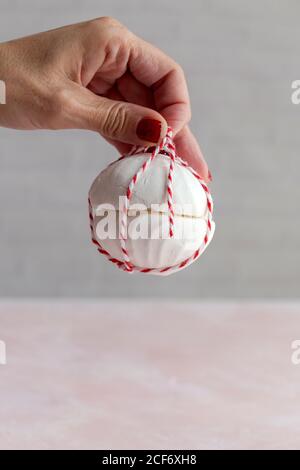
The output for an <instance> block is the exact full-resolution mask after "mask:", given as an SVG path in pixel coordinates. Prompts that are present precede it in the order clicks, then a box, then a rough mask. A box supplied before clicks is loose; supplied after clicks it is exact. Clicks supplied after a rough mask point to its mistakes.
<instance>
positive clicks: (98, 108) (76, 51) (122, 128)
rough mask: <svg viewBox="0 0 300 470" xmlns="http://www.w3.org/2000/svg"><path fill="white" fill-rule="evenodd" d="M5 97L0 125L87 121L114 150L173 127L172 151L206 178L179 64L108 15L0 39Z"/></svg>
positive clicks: (77, 125)
mask: <svg viewBox="0 0 300 470" xmlns="http://www.w3.org/2000/svg"><path fill="white" fill-rule="evenodd" d="M0 80H3V81H4V82H5V84H6V104H3V105H0V126H2V127H9V128H13V129H23V130H37V129H52V130H57V129H87V130H91V131H96V132H99V133H100V134H101V135H102V136H103V137H104V138H105V139H106V140H107V141H108V142H110V143H111V144H113V145H114V146H115V147H116V148H117V149H118V151H119V152H121V153H126V152H128V151H130V149H131V147H132V145H143V146H149V145H153V144H155V143H157V142H158V141H160V140H161V139H162V137H164V135H165V133H166V130H167V126H168V125H169V126H171V127H172V129H173V132H174V136H175V138H174V141H175V144H176V149H177V153H178V154H179V155H180V156H181V157H182V158H184V159H185V160H187V161H188V163H189V164H190V165H192V166H193V167H194V168H195V169H196V170H197V171H198V172H199V173H200V175H201V176H202V177H203V179H205V180H206V181H209V180H210V179H211V176H210V173H209V170H208V167H207V164H206V162H205V160H204V158H203V155H202V153H201V150H200V148H199V146H198V144H197V141H196V139H195V137H194V136H193V134H192V132H191V130H190V129H189V127H188V123H189V121H190V118H191V108H190V99H189V94H188V89H187V84H186V80H185V76H184V72H183V70H182V68H181V67H180V66H179V65H178V64H177V63H176V62H175V61H174V60H172V59H171V58H170V57H168V56H167V55H166V54H164V53H163V52H162V51H160V50H159V49H157V48H156V47H154V46H153V45H151V44H149V43H147V42H145V41H144V40H142V39H140V38H139V37H137V36H136V35H134V34H133V33H132V32H131V31H129V30H128V29H127V28H126V27H125V26H123V25H122V24H121V23H119V22H118V21H117V20H115V19H114V18H109V17H103V18H97V19H94V20H91V21H86V22H83V23H78V24H75V25H70V26H65V27H62V28H59V29H55V30H51V31H46V32H43V33H39V34H35V35H33V36H28V37H25V38H21V39H16V40H13V41H9V42H4V43H1V44H0Z"/></svg>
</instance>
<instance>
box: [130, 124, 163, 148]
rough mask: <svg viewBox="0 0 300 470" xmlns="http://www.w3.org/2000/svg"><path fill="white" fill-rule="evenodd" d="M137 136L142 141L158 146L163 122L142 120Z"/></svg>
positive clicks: (138, 126)
mask: <svg viewBox="0 0 300 470" xmlns="http://www.w3.org/2000/svg"><path fill="white" fill-rule="evenodd" d="M136 134H137V136H138V137H139V139H141V140H145V141H146V142H153V143H155V144H157V142H158V141H159V138H160V134H161V122H160V121H157V120H156V119H147V118H144V119H141V120H140V122H139V123H138V125H137V129H136Z"/></svg>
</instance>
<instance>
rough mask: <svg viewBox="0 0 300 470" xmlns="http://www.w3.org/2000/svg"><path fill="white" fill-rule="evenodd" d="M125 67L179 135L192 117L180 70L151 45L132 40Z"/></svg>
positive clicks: (185, 85)
mask: <svg viewBox="0 0 300 470" xmlns="http://www.w3.org/2000/svg"><path fill="white" fill-rule="evenodd" d="M128 65H129V68H130V71H131V73H132V75H133V76H134V77H135V78H136V79H137V80H138V81H139V82H141V83H143V84H144V85H146V86H147V87H149V88H152V90H153V95H154V101H155V109H156V110H157V111H158V112H159V113H160V114H161V115H162V116H163V117H164V118H165V119H166V121H167V122H168V124H169V125H170V126H171V127H172V128H173V130H174V134H177V133H178V132H179V131H181V130H182V129H183V128H184V126H185V125H186V124H187V122H188V121H189V120H190V117H191V107H190V98H189V93H188V88H187V84H186V80H185V76H184V73H183V70H182V69H181V67H180V66H179V65H178V64H177V63H176V62H175V61H174V60H173V59H171V58H170V57H168V56H167V55H166V54H165V53H164V52H162V51H161V50H159V49H157V48H156V47H155V46H152V44H149V43H148V42H146V41H144V40H142V39H140V38H138V37H137V36H133V40H132V44H131V49H130V56H129V60H128Z"/></svg>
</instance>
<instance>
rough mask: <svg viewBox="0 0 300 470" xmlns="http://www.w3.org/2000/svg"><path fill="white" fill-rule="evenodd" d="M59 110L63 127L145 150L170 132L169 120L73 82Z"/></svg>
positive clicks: (151, 111)
mask: <svg viewBox="0 0 300 470" xmlns="http://www.w3.org/2000/svg"><path fill="white" fill-rule="evenodd" d="M62 96H63V100H64V103H60V104H59V105H58V106H57V109H61V110H62V112H63V116H62V117H63V119H62V118H61V117H60V116H58V117H57V124H58V121H60V124H58V125H59V126H60V128H62V127H64V128H80V129H89V130H93V131H97V132H100V133H101V135H103V137H105V138H106V139H112V140H114V141H118V142H123V143H127V144H133V145H143V146H145V147H147V146H149V145H153V144H157V143H158V142H159V141H160V140H161V139H162V138H163V137H164V136H165V135H166V132H167V123H166V121H165V119H164V118H163V117H162V116H161V115H160V114H159V113H158V112H157V111H154V110H152V109H149V108H145V107H143V106H139V105H136V104H133V103H127V102H124V101H117V100H113V99H109V98H104V97H100V96H97V95H95V94H94V93H92V92H91V91H90V90H88V89H86V88H84V87H81V86H80V85H77V84H74V83H72V82H70V83H69V84H68V88H67V89H65V90H64V93H63V94H62ZM61 121H63V122H61Z"/></svg>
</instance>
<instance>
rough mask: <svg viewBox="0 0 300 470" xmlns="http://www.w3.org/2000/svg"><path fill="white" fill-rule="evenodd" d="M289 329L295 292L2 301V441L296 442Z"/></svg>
mask: <svg viewBox="0 0 300 470" xmlns="http://www.w3.org/2000/svg"><path fill="white" fill-rule="evenodd" d="M297 339H300V305H299V304H298V305H297V304H295V303H294V304H293V303H286V304H284V303H278V304H275V303H274V304H267V303H266V304H257V303H256V304H247V303H188V302H158V301H157V302H154V303H153V302H151V301H147V300H141V301H138V302H129V301H125V300H124V301H118V302H117V301H98V302H85V301H56V302H47V301H35V302H33V301H32V302H31V301H24V302H23V301H13V302H5V301H2V302H1V303H0V340H2V341H4V342H5V344H6V356H7V357H6V359H7V364H6V365H0V397H1V400H0V448H1V449H116V448H119V449H142V448H144V449H176V448H181V449H243V448H247V449H300V399H299V397H300V364H299V365H296V364H293V362H292V360H291V357H292V354H293V350H292V348H291V344H292V342H293V341H294V340H297ZM299 357H300V354H299ZM294 362H295V361H294Z"/></svg>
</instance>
